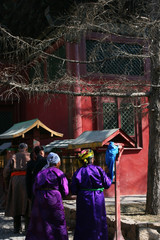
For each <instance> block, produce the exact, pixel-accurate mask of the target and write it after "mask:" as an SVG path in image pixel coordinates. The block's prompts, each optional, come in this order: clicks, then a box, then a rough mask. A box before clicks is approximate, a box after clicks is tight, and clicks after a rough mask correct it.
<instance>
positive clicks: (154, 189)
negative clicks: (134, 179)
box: [146, 27, 160, 215]
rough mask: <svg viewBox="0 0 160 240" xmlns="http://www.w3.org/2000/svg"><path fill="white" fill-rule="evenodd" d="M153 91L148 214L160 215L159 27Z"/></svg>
mask: <svg viewBox="0 0 160 240" xmlns="http://www.w3.org/2000/svg"><path fill="white" fill-rule="evenodd" d="M152 34H153V35H154V36H155V37H154V38H153V39H154V40H153V41H152V53H153V58H152V73H151V76H152V79H151V83H152V89H151V95H150V97H149V104H150V105H149V106H150V107H149V153H148V184H147V203H146V213H149V214H154V215H157V214H160V55H159V54H160V50H159V43H160V42H159V31H158V27H157V28H155V29H154V31H152Z"/></svg>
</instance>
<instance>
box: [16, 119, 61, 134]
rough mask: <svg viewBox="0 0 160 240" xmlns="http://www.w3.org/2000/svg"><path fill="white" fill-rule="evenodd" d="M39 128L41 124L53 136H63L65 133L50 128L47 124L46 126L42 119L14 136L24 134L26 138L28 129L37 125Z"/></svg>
mask: <svg viewBox="0 0 160 240" xmlns="http://www.w3.org/2000/svg"><path fill="white" fill-rule="evenodd" d="M36 126H37V128H39V126H41V127H42V128H44V129H45V130H46V131H48V132H50V133H51V137H53V135H55V136H58V137H63V133H58V132H56V131H53V130H51V129H50V128H48V127H47V126H45V125H44V124H43V123H42V122H41V121H40V120H36V121H35V123H33V124H32V125H31V126H30V127H28V128H27V129H25V130H24V131H22V132H20V133H18V134H15V135H13V138H16V137H19V136H22V137H23V138H24V134H25V133H26V132H28V131H30V130H31V129H32V128H34V127H36Z"/></svg>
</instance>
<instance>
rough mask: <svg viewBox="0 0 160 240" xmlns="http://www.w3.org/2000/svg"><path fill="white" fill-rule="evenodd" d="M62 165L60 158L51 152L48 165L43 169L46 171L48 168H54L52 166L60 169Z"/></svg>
mask: <svg viewBox="0 0 160 240" xmlns="http://www.w3.org/2000/svg"><path fill="white" fill-rule="evenodd" d="M60 165H61V160H60V157H59V156H58V154H57V153H54V152H50V153H49V154H48V156H47V164H46V165H45V166H44V168H43V169H46V168H48V167H52V166H55V167H57V168H59V167H60Z"/></svg>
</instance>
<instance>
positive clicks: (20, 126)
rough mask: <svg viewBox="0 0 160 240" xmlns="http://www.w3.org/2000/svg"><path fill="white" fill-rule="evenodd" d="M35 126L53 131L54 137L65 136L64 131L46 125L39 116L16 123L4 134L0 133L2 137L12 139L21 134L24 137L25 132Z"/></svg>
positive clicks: (0, 137)
mask: <svg viewBox="0 0 160 240" xmlns="http://www.w3.org/2000/svg"><path fill="white" fill-rule="evenodd" d="M34 127H37V128H39V127H42V128H43V129H45V130H46V131H48V132H50V133H51V137H53V135H55V136H57V137H63V134H62V133H59V132H56V131H54V130H51V129H50V128H48V127H47V126H46V125H44V124H43V123H42V122H41V121H40V120H39V119H38V118H36V119H32V120H29V121H25V122H20V123H16V124H14V125H13V126H12V127H11V128H9V129H8V130H7V131H5V132H4V133H3V134H0V139H12V138H17V137H20V136H22V138H24V135H25V133H27V132H28V131H30V130H31V129H33V128H34Z"/></svg>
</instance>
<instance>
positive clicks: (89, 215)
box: [71, 165, 111, 240]
mask: <svg viewBox="0 0 160 240" xmlns="http://www.w3.org/2000/svg"><path fill="white" fill-rule="evenodd" d="M110 186H111V179H110V178H109V177H108V176H107V174H106V173H105V171H104V170H103V169H102V168H101V167H99V166H94V165H88V166H86V167H81V168H79V169H78V170H77V171H76V172H75V173H74V174H73V178H72V183H71V191H72V194H75V195H77V212H76V229H75V234H74V240H107V239H108V230H107V221H106V209H105V200H104V194H103V189H102V191H101V190H98V189H99V188H100V189H101V188H105V189H107V188H109V187H110Z"/></svg>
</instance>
